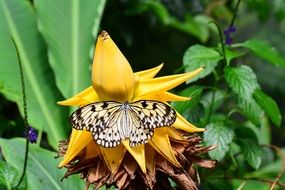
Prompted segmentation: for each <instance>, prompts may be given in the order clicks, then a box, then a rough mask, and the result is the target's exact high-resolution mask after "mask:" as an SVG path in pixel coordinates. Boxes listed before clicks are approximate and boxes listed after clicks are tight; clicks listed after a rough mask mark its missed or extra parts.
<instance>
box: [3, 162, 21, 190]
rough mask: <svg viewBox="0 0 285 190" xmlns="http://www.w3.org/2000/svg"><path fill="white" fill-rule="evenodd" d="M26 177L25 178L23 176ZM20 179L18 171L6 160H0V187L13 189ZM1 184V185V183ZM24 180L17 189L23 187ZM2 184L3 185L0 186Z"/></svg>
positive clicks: (8, 189)
mask: <svg viewBox="0 0 285 190" xmlns="http://www.w3.org/2000/svg"><path fill="white" fill-rule="evenodd" d="M24 179H26V178H24ZM19 180H20V173H19V172H18V170H16V169H15V168H14V167H12V166H10V165H9V164H8V163H7V162H4V161H3V160H0V189H3V188H4V187H6V189H7V190H10V189H15V188H16V186H17V184H18V182H19ZM1 184H2V185H1ZM24 185H25V180H24V181H23V182H22V183H21V186H20V187H19V190H23V189H25V187H24ZM2 186H4V187H3V188H2Z"/></svg>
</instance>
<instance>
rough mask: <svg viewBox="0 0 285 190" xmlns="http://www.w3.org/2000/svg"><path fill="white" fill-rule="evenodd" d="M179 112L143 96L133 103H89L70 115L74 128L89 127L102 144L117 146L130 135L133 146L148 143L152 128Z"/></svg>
mask: <svg viewBox="0 0 285 190" xmlns="http://www.w3.org/2000/svg"><path fill="white" fill-rule="evenodd" d="M175 119H176V113H175V110H174V109H172V108H171V107H170V106H168V105H167V104H164V103H162V102H158V101H151V100H142V101H137V102H133V103H130V104H129V103H127V102H126V103H124V104H121V103H119V102H113V101H106V102H96V103H92V104H89V105H86V106H84V107H82V108H80V109H78V110H76V111H75V112H74V113H73V114H72V115H71V117H70V123H71V124H72V126H73V128H75V129H78V130H83V129H85V130H87V131H90V132H91V133H92V135H93V137H94V139H95V141H96V142H97V143H98V144H99V145H101V146H103V147H115V146H117V145H118V144H120V142H121V141H122V140H125V139H127V138H129V140H130V146H131V147H134V146H137V145H139V144H143V143H146V142H147V141H148V140H149V139H150V138H151V137H152V136H153V133H154V132H153V129H154V128H157V127H164V126H170V125H172V124H173V123H174V122H175Z"/></svg>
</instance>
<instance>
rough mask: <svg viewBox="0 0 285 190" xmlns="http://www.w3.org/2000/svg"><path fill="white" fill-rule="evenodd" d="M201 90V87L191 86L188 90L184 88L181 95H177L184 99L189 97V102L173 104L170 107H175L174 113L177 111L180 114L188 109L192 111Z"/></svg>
mask: <svg viewBox="0 0 285 190" xmlns="http://www.w3.org/2000/svg"><path fill="white" fill-rule="evenodd" d="M203 89H204V88H203V87H201V86H191V87H189V88H186V89H185V90H183V91H182V92H181V93H179V95H180V96H185V97H191V100H189V101H182V102H173V103H172V105H173V106H174V107H175V109H176V111H178V112H179V113H181V114H182V113H184V112H185V111H186V110H188V109H192V108H193V107H194V106H195V105H197V103H198V102H199V100H200V98H201V95H202V92H203Z"/></svg>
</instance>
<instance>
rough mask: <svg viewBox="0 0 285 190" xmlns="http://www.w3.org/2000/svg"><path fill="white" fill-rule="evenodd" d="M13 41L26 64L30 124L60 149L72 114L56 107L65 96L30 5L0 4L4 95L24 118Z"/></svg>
mask: <svg viewBox="0 0 285 190" xmlns="http://www.w3.org/2000/svg"><path fill="white" fill-rule="evenodd" d="M11 37H13V39H14V40H15V42H16V44H17V46H18V49H19V53H20V56H21V60H22V64H23V70H24V78H25V85H26V94H27V109H28V115H29V123H30V124H31V125H32V126H33V127H35V128H36V129H39V130H43V131H45V132H46V133H47V134H48V135H47V137H48V141H49V143H50V145H52V147H54V148H57V142H58V141H59V140H62V139H65V138H66V132H67V130H66V128H65V127H67V122H66V121H67V118H68V116H67V114H68V113H67V112H64V110H63V109H62V108H60V107H59V106H57V105H56V102H57V101H58V100H61V99H62V96H61V95H60V93H59V92H58V91H57V88H56V86H55V82H54V79H53V73H52V70H51V69H50V67H49V65H48V63H47V57H46V48H45V45H44V42H43V41H42V38H41V36H40V34H39V33H38V31H37V28H36V18H35V13H34V9H33V7H32V6H31V3H30V1H26V0H25V1H24V0H23V1H18V0H1V1H0V84H2V87H1V88H0V91H1V93H3V94H4V95H5V96H6V98H8V99H9V100H11V101H15V102H17V104H18V107H19V108H20V111H21V113H22V114H23V107H22V95H21V82H20V73H19V66H18V60H17V55H16V51H15V48H14V46H13V44H12V41H11ZM65 111H67V110H65Z"/></svg>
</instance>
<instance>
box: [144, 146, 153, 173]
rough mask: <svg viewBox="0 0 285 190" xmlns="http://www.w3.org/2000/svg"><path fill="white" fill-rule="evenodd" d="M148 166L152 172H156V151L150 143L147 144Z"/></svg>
mask: <svg viewBox="0 0 285 190" xmlns="http://www.w3.org/2000/svg"><path fill="white" fill-rule="evenodd" d="M145 155H146V168H147V170H148V171H149V172H150V173H151V174H154V173H155V151H154V149H153V148H152V146H150V145H149V144H145Z"/></svg>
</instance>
